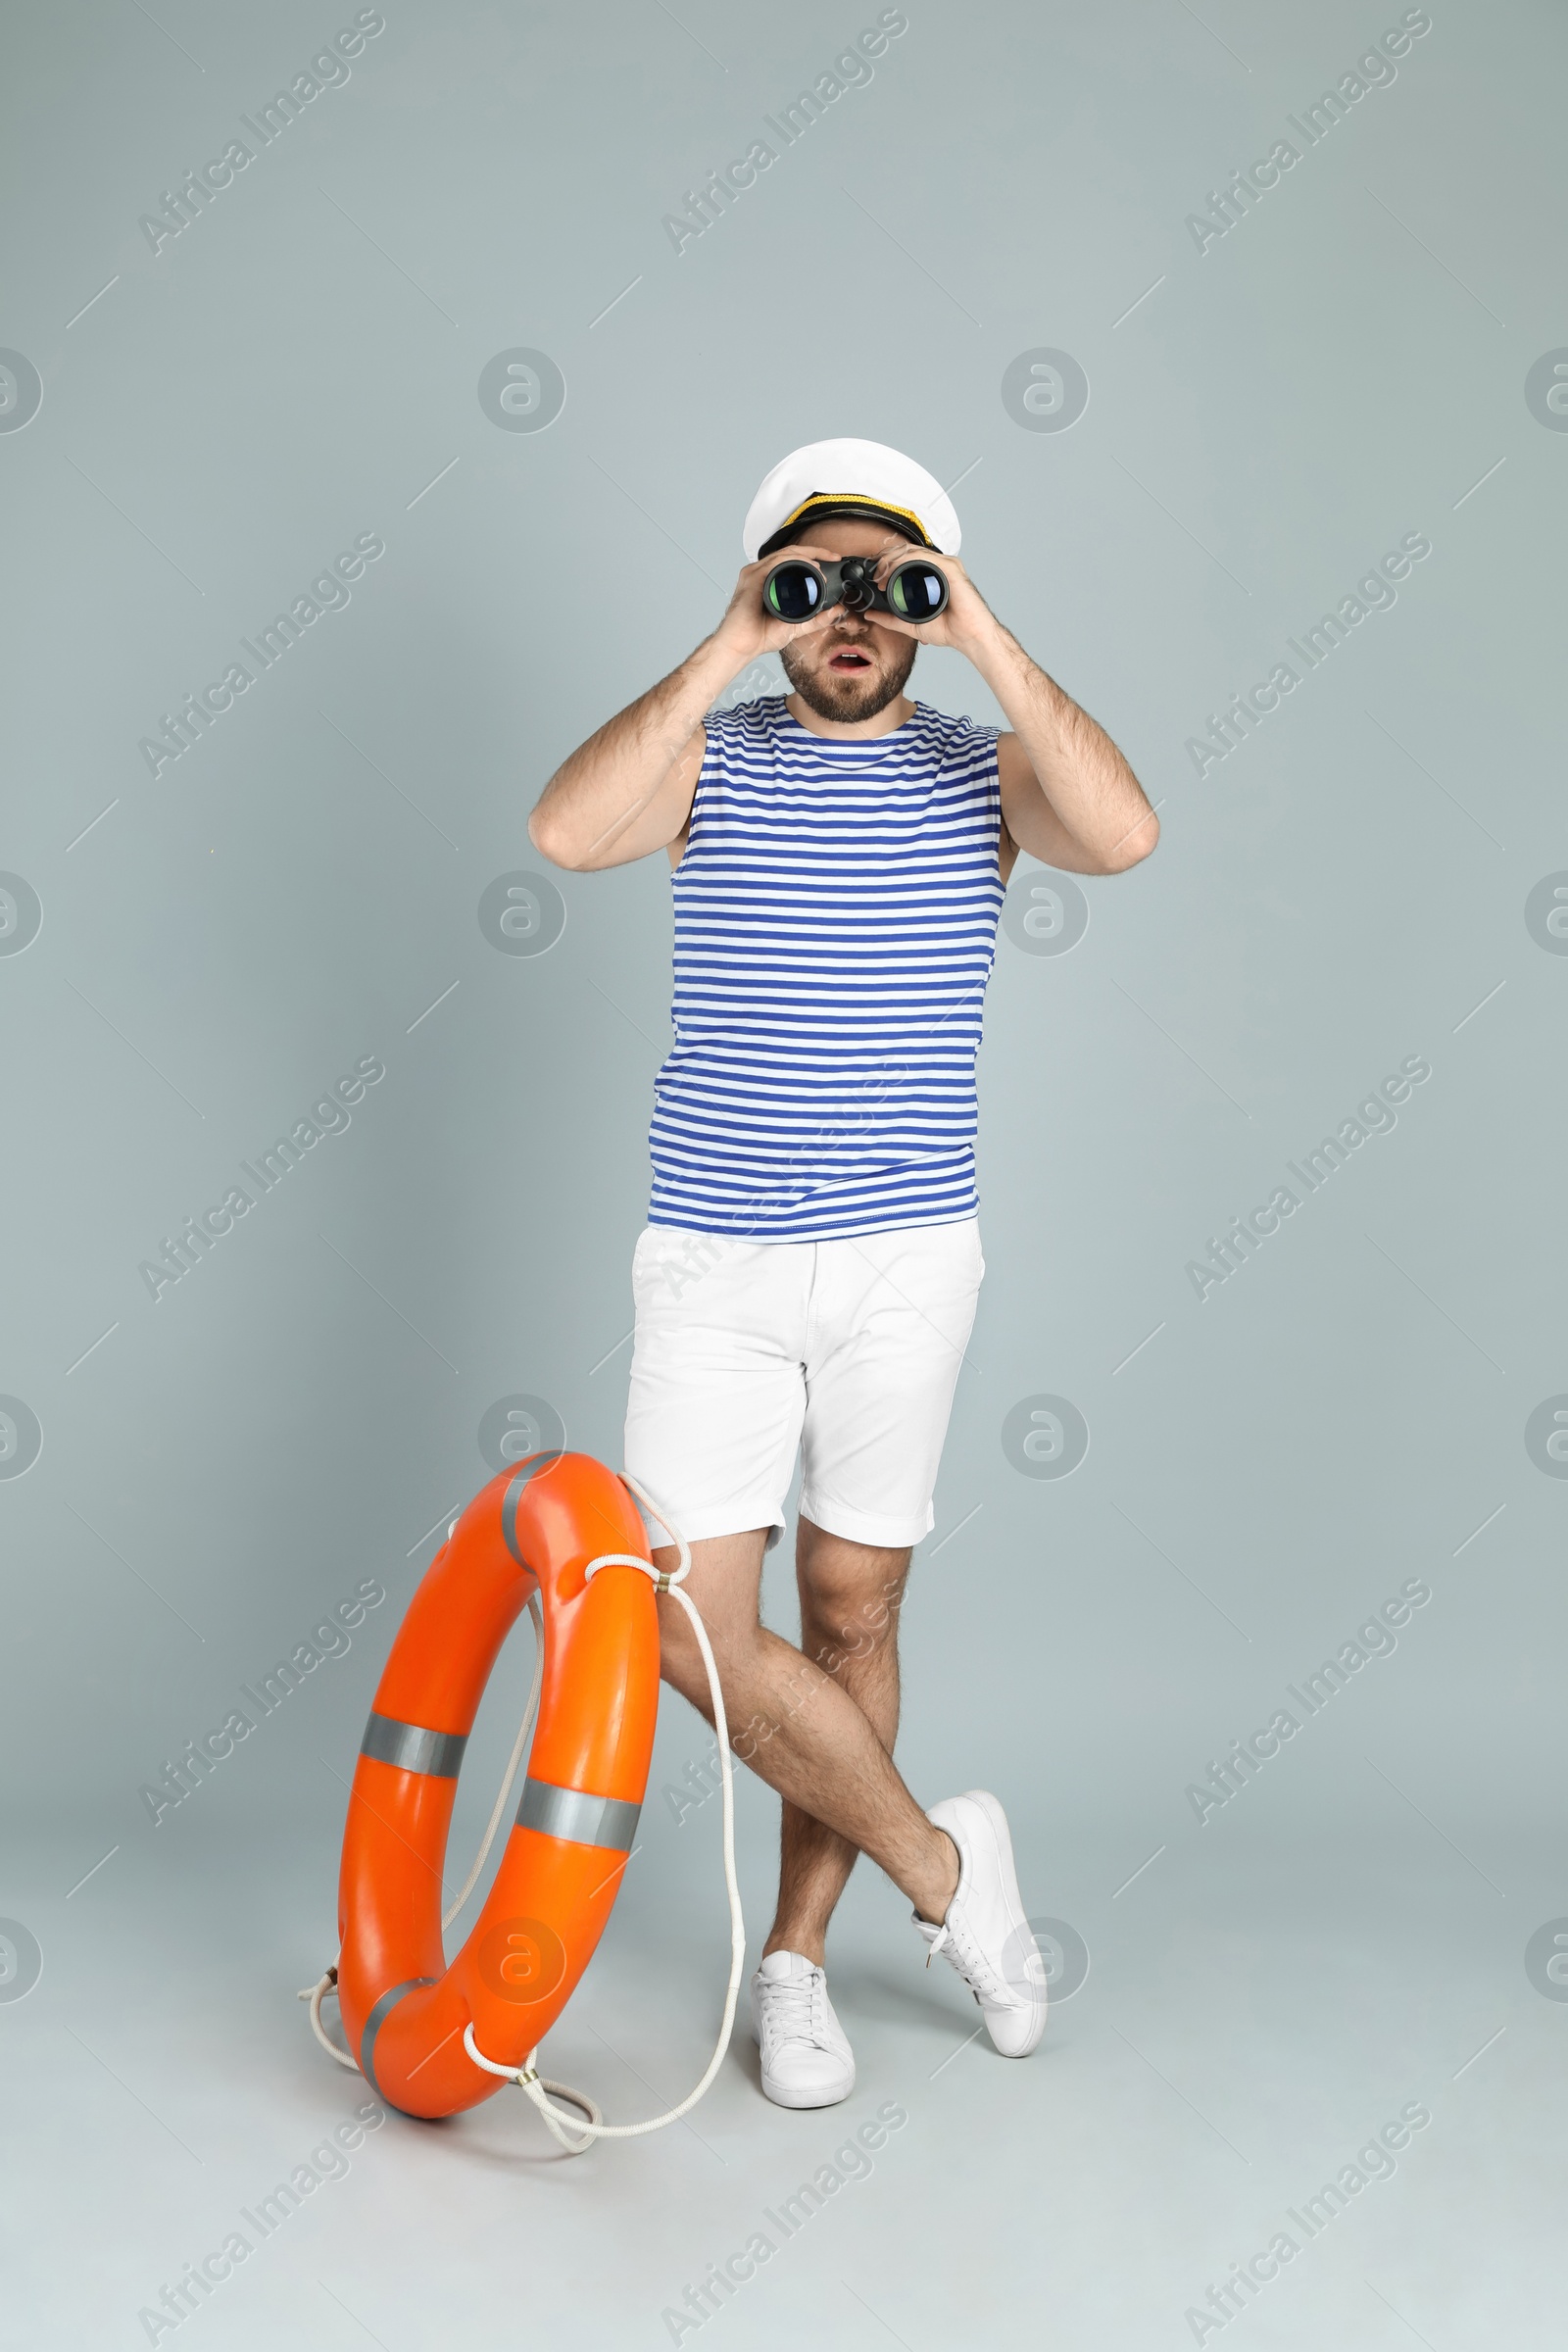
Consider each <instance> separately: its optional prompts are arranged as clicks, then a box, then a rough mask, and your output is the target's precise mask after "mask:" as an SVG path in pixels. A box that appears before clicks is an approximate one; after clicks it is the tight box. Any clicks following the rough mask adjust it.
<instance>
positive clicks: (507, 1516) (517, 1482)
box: [501, 1446, 562, 1568]
mask: <svg viewBox="0 0 1568 2352" xmlns="http://www.w3.org/2000/svg"><path fill="white" fill-rule="evenodd" d="M561 1451H562V1449H561V1447H560V1446H557V1448H556V1450H555V1452H554V1453H539V1454H535V1456H534V1458H533V1460H532V1461H531V1462H524V1464H523V1466H522V1468H521V1469H520V1470H519V1471H518V1472H517V1474H516V1476H515V1478H514V1479H512V1480H510V1481H509V1482H508V1486H507V1491H506V1493H505V1495H502V1497H501V1533H502V1536H503V1538H504V1540H505V1543H506V1546H507V1549H508V1550H509V1551H510V1552H511V1554H512V1556H513V1558H514V1559H515V1561H516V1563H517V1566H518V1567H519V1568H526V1567H527V1565H528V1563H527V1561H526V1560H525V1559H524V1558H523V1556H522V1552H521V1550H520V1549H519V1547H518V1544H517V1505H518V1503H519V1502H520V1501H521V1499H522V1490H523V1488H524V1487H525V1486H526V1485H527V1484H528V1481H529V1480H530V1479H531V1478H537V1477H538V1475H539V1473H540V1471H541V1470H549V1469H552V1468H554V1466H555V1464H556V1463H557V1462H559V1461H560V1459H561Z"/></svg>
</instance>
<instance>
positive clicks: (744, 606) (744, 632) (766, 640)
mask: <svg viewBox="0 0 1568 2352" xmlns="http://www.w3.org/2000/svg"><path fill="white" fill-rule="evenodd" d="M797 560H799V561H800V562H802V563H807V564H836V563H837V562H838V561H839V559H838V557H837V556H836V555H835V554H834V553H833V550H832V549H831V548H828V547H812V546H810V545H809V544H807V543H805V542H797V543H795V544H792V545H791V546H789V547H781V548H779V549H777V550H776V551H775V552H774V554H772V555H770V556H764V557H763V558H762V560H761V562H760V564H746V565H745V566H744V568H743V569H742V571H741V575H740V577H739V579H738V580H737V581H736V583H735V593H734V595H733V596H732V597H731V598H730V600H729V605H728V609H727V610H726V612H725V614H724V617H723V619H722V620H721V621H720V622H719V624H718V627H717V628H716V629H715V630H714V631H713V636H714V639H715V641H716V642H717V643H718V644H720V645H722V646H723V647H724V648H725V649H726V651H733V653H734V656H735V667H736V670H737V672H738V671H740V670H743V669H744V668H745V667H746V664H747V662H755V661H756V659H757V657H758V655H759V654H776V653H777V651H778V649H779V647H780V646H781V645H788V644H789V643H790V642H791V640H792V639H794V638H797V637H814V636H816V635H818V634H819V633H820V631H821V630H823V629H825V628H827V627H828V626H829V625H830V623H831V622H832V619H833V614H834V613H835V612H836V611H837V609H838V608H837V607H836V606H835V607H833V608H831V609H830V610H829V611H828V612H826V613H814V614H813V615H812V617H811V618H810V619H809V620H776V619H775V618H774V616H773V614H772V613H769V612H768V610H767V608H766V607H765V606H764V604H763V603H762V582H763V581H764V580H765V579H766V577H767V575H768V573H769V572H770V571H772V570H773V569H774V568H775V567H776V566H777V565H778V564H789V563H793V562H795V561H797Z"/></svg>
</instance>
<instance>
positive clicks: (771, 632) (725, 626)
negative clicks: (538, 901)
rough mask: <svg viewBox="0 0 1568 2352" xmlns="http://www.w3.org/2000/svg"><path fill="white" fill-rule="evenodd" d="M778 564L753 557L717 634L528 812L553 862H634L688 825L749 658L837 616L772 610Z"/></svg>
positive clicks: (583, 749) (574, 761) (579, 866)
mask: <svg viewBox="0 0 1568 2352" xmlns="http://www.w3.org/2000/svg"><path fill="white" fill-rule="evenodd" d="M771 569H772V565H771V564H747V565H746V567H745V569H744V570H743V571H742V573H741V575H740V578H739V580H738V581H737V582H736V586H735V594H734V596H733V597H732V598H731V600H730V605H729V610H728V611H727V612H726V613H725V614H724V617H723V619H722V620H721V621H720V622H719V624H718V627H717V628H716V629H715V630H714V631H713V634H712V635H711V637H705V638H704V640H703V642H702V644H701V645H700V646H699V647H698V648H697V650H696V652H695V653H693V654H689V655H688V656H687V658H686V660H685V661H684V662H682V663H681V665H680V667H679V669H675V670H671V672H670V674H669V676H668V677H667V678H662V679H661V680H660V682H659V684H658V685H657V686H651V687H650V688H649V690H648V692H647V693H646V694H643V695H639V696H638V698H637V700H636V702H634V703H630V704H628V705H627V707H626V709H625V710H624V711H617V712H616V714H615V716H614V717H613V718H612V719H607V720H606V722H605V724H604V725H603V726H602V727H601V728H600V729H599V731H598V733H597V734H594V735H590V736H589V738H588V740H587V742H586V743H584V744H581V745H579V747H578V749H577V750H576V751H574V752H573V753H572V755H571V757H570V759H569V760H564V761H563V762H562V764H561V766H560V767H558V768H557V770H556V772H555V774H554V775H553V776H552V777H551V779H550V781H549V783H548V784H547V785H546V786H545V788H544V791H543V792H542V793H541V794H540V796H539V800H538V803H537V805H536V806H535V809H534V811H533V814H532V815H531V816H530V817H529V819H528V839H529V840H530V841H531V842H532V843H533V846H534V848H535V849H536V850H539V851H542V852H543V854H544V856H545V857H546V858H549V859H550V861H551V863H552V864H553V865H564V866H568V867H570V868H572V869H573V870H574V871H576V872H578V873H588V872H592V871H594V870H595V869H596V868H599V867H603V866H607V865H627V864H629V863H630V861H631V860H632V859H633V858H646V857H647V856H648V855H649V854H650V852H651V851H654V850H662V849H665V848H667V847H668V845H669V844H670V843H671V842H673V841H675V840H677V839H678V838H679V836H680V834H681V833H682V832H683V831H684V830H685V827H686V822H687V819H688V818H689V817H690V815H691V809H692V796H693V794H694V793H695V792H696V790H697V778H698V774H699V772H700V770H701V768H702V764H703V754H704V752H705V750H706V749H707V743H708V736H707V730H706V729H705V728H704V725H703V719H704V717H705V715H706V713H707V712H708V711H710V710H711V708H712V706H713V704H714V703H715V702H716V701H717V699H718V697H719V696H720V695H721V694H722V693H723V691H724V689H725V687H726V686H727V685H728V684H729V683H730V680H731V679H732V678H735V677H738V676H739V675H740V673H741V671H742V670H743V669H744V668H745V667H746V664H747V662H752V661H755V660H756V658H757V656H758V655H759V654H765V653H770V652H772V651H773V649H774V648H775V647H776V646H780V645H784V644H786V643H787V642H788V641H789V640H790V639H791V638H792V637H809V636H810V635H812V634H813V633H814V632H815V631H816V630H817V629H820V628H825V627H827V626H828V624H829V622H830V621H831V619H832V617H833V616H832V613H824V614H822V615H821V616H820V617H819V618H818V619H816V620H808V621H803V622H801V623H800V624H799V625H792V624H791V623H789V622H787V621H782V620H773V619H771V618H770V617H769V616H768V614H766V613H764V612H763V610H762V600H761V583H762V580H763V578H764V577H765V575H766V574H767V572H769V571H770V570H771Z"/></svg>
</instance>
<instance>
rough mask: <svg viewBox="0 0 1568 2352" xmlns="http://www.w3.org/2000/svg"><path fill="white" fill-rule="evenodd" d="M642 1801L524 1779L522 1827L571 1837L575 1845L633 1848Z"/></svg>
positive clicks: (618, 1850) (550, 1835)
mask: <svg viewBox="0 0 1568 2352" xmlns="http://www.w3.org/2000/svg"><path fill="white" fill-rule="evenodd" d="M641 1812H642V1806H641V1805H640V1804H637V1805H633V1804H628V1803H627V1801H626V1799H625V1798H624V1797H619V1796H588V1795H585V1794H584V1792H583V1791H582V1789H558V1788H556V1787H555V1785H554V1784H553V1783H552V1782H550V1781H533V1780H529V1781H524V1783H523V1785H522V1802H521V1804H520V1805H519V1806H518V1807H517V1827H518V1829H520V1830H541V1831H543V1833H544V1835H545V1836H546V1837H547V1838H569V1840H570V1841H571V1843H572V1844H573V1845H602V1846H605V1847H607V1848H608V1849H609V1851H610V1852H612V1853H614V1854H625V1853H629V1852H630V1851H631V1843H632V1839H633V1838H635V1837H636V1835H637V1818H638V1815H639V1814H640V1813H641Z"/></svg>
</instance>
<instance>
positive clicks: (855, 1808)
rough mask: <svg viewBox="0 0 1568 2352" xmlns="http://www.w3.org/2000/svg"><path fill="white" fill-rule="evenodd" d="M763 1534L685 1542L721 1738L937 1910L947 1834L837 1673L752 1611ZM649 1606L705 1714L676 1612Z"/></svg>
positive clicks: (949, 1890)
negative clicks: (718, 1694)
mask: <svg viewBox="0 0 1568 2352" xmlns="http://www.w3.org/2000/svg"><path fill="white" fill-rule="evenodd" d="M766 1533H767V1531H766V1529H765V1528H760V1527H759V1528H751V1529H749V1530H747V1532H746V1533H744V1534H740V1535H733V1536H713V1537H711V1538H709V1539H707V1540H706V1541H703V1542H700V1543H696V1544H693V1545H692V1547H691V1551H692V1565H691V1573H690V1575H689V1576H688V1577H687V1579H686V1588H685V1589H686V1591H687V1592H688V1593H690V1594H691V1597H692V1599H693V1600H694V1601H695V1602H696V1604H697V1607H698V1610H699V1611H700V1613H701V1615H702V1619H703V1623H704V1625H705V1626H706V1627H707V1629H708V1638H709V1641H710V1642H711V1644H712V1649H713V1658H714V1662H715V1664H716V1665H717V1668H718V1679H719V1686H720V1688H721V1690H722V1691H723V1693H724V1707H725V1712H726V1714H727V1715H728V1718H729V1731H730V1743H731V1745H732V1746H733V1747H734V1749H735V1752H736V1753H737V1755H739V1756H740V1757H741V1758H742V1759H743V1760H744V1761H745V1762H747V1763H749V1764H750V1765H751V1766H752V1769H753V1770H754V1771H755V1772H757V1773H759V1774H760V1777H761V1778H762V1779H763V1780H764V1781H766V1782H767V1783H768V1785H769V1787H770V1788H773V1789H777V1790H778V1792H779V1794H780V1796H782V1797H783V1798H784V1799H785V1801H786V1803H788V1804H791V1805H794V1806H796V1807H797V1808H798V1809H799V1810H800V1811H801V1812H803V1813H808V1814H810V1815H811V1816H812V1818H813V1819H814V1820H816V1821H818V1822H820V1823H822V1824H824V1825H825V1826H826V1828H828V1829H829V1830H832V1831H836V1832H837V1833H838V1835H839V1837H840V1838H843V1839H845V1840H846V1841H847V1843H848V1844H849V1845H850V1846H851V1847H852V1848H856V1849H858V1851H859V1852H861V1853H865V1854H869V1855H870V1857H871V1859H872V1861H873V1862H875V1863H876V1864H877V1865H878V1866H879V1868H881V1869H882V1870H885V1871H886V1873H887V1875H888V1877H889V1878H890V1879H891V1880H892V1881H893V1883H894V1885H895V1886H896V1887H900V1888H901V1889H902V1890H903V1892H904V1893H905V1894H907V1896H908V1898H909V1900H910V1902H911V1903H912V1904H913V1905H914V1908H915V1910H916V1911H917V1912H918V1913H919V1914H920V1916H921V1918H922V1919H926V1920H932V1921H937V1920H941V1919H943V1918H944V1917H945V1916H946V1914H947V1909H948V1905H949V1904H950V1903H951V1901H952V1900H953V1896H954V1894H955V1892H956V1888H957V1884H958V1856H957V1849H956V1846H955V1845H954V1843H953V1840H952V1838H949V1836H948V1835H947V1832H946V1831H945V1830H939V1829H936V1828H934V1827H933V1825H932V1824H931V1823H930V1822H929V1821H927V1819H926V1817H925V1815H924V1813H922V1811H921V1810H920V1807H919V1806H918V1805H917V1804H916V1803H915V1801H914V1799H913V1797H912V1796H911V1795H910V1794H909V1791H908V1789H906V1787H905V1785H904V1783H903V1781H902V1780H901V1779H900V1778H899V1775H898V1773H897V1772H896V1771H895V1770H894V1766H893V1759H892V1757H891V1756H890V1755H889V1754H888V1751H887V1748H886V1747H885V1746H884V1744H883V1742H882V1740H881V1739H880V1738H879V1737H878V1735H877V1732H876V1730H875V1728H874V1727H873V1725H872V1724H871V1722H870V1721H869V1720H868V1719H867V1717H866V1716H865V1715H864V1714H863V1713H862V1712H861V1710H860V1708H859V1707H858V1705H857V1703H856V1701H855V1699H854V1698H852V1697H851V1695H850V1693H849V1691H847V1690H844V1689H842V1688H841V1683H842V1679H843V1678H842V1674H840V1675H832V1674H829V1673H826V1672H824V1670H823V1669H822V1668H821V1667H820V1666H817V1665H815V1664H813V1663H812V1662H811V1661H810V1660H809V1659H808V1658H805V1657H803V1656H802V1654H801V1652H800V1651H799V1650H798V1649H797V1648H795V1646H794V1645H793V1643H791V1642H786V1641H784V1640H783V1639H782V1637H781V1636H779V1635H778V1634H774V1633H769V1631H768V1630H767V1628H766V1627H765V1626H763V1625H761V1624H760V1623H759V1621H758V1613H757V1602H758V1592H759V1588H760V1583H761V1575H762V1546H763V1543H764V1541H765V1538H766ZM653 1556H654V1563H655V1565H656V1566H657V1567H659V1568H662V1569H670V1568H673V1567H675V1566H676V1564H677V1562H678V1559H679V1554H678V1552H677V1551H676V1550H675V1547H674V1546H673V1544H662V1545H660V1546H659V1548H658V1549H657V1550H656V1551H655V1552H654V1555H653ZM659 1612H660V1635H661V1640H662V1673H663V1677H664V1680H665V1681H666V1682H667V1683H669V1684H670V1685H671V1686H672V1687H673V1688H674V1689H675V1690H677V1691H680V1693H681V1695H682V1697H684V1698H686V1699H689V1700H690V1702H691V1704H692V1705H693V1706H694V1707H696V1708H697V1709H698V1711H699V1713H700V1714H703V1715H705V1716H707V1717H708V1718H709V1720H710V1722H711V1720H712V1716H711V1699H710V1696H709V1691H708V1677H707V1674H706V1673H705V1671H704V1668H703V1660H702V1653H701V1651H700V1650H699V1649H698V1646H697V1642H696V1638H695V1636H694V1635H693V1633H692V1629H691V1625H690V1623H689V1621H688V1619H687V1617H686V1614H685V1612H684V1610H683V1609H682V1608H681V1607H680V1604H679V1603H678V1602H677V1601H674V1600H671V1599H669V1598H668V1597H667V1596H665V1595H663V1594H661V1596H660V1600H659ZM797 1948H798V1947H797ZM808 1956H809V1955H808Z"/></svg>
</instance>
